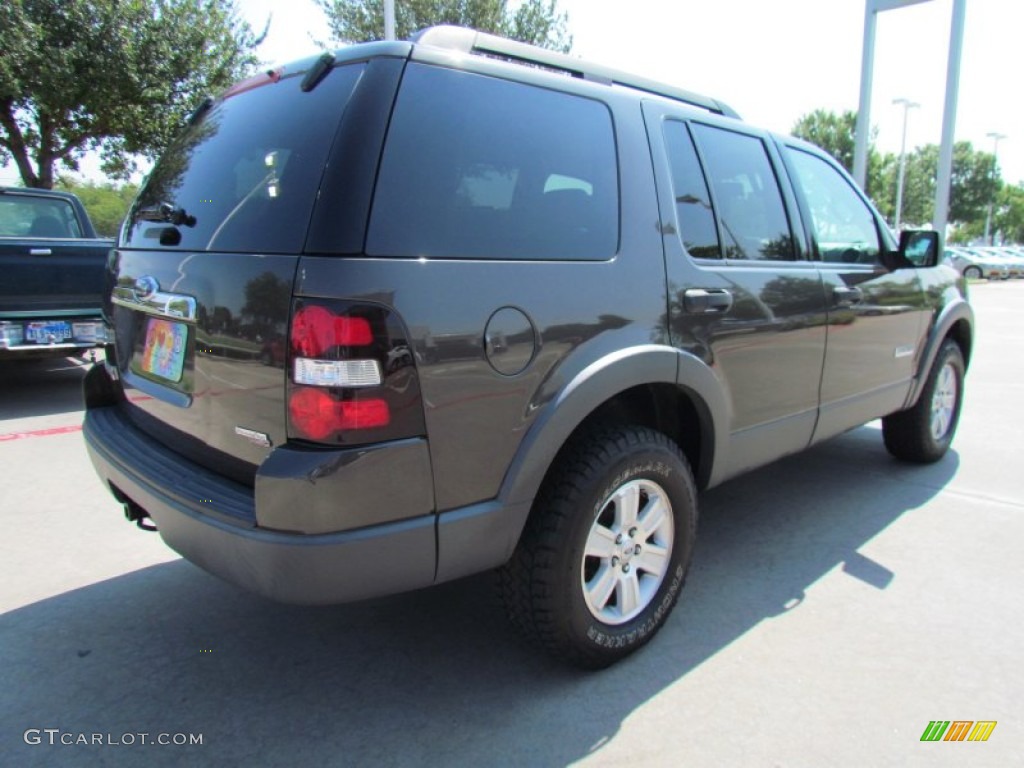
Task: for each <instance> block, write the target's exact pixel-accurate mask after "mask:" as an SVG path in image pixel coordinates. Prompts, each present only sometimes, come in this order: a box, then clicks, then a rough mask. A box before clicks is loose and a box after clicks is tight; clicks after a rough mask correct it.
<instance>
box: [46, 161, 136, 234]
mask: <svg viewBox="0 0 1024 768" xmlns="http://www.w3.org/2000/svg"><path fill="white" fill-rule="evenodd" d="M55 186H56V187H57V188H58V189H63V190H65V191H67V192H74V193H75V195H77V196H78V199H79V200H81V201H82V205H84V206H85V210H86V212H87V213H88V214H89V218H90V219H92V225H93V226H94V227H95V228H96V233H97V234H98V235H99V236H100V237H115V236H116V235H117V232H118V230H119V229H120V228H121V222H122V221H124V217H125V216H126V215H127V214H128V208H129V207H131V204H132V201H133V200H134V199H135V195H136V194H137V193H138V191H139V188H138V186H136V185H135V184H124V185H122V186H120V187H117V186H114V185H113V184H110V183H106V184H96V183H94V182H77V181H75V180H74V179H73V178H71V177H70V176H61V177H60V179H59V180H58V182H57V184H56V185H55Z"/></svg>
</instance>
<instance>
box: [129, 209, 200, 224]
mask: <svg viewBox="0 0 1024 768" xmlns="http://www.w3.org/2000/svg"><path fill="white" fill-rule="evenodd" d="M136 218H139V219H142V220H143V221H162V222H165V223H167V224H173V225H174V226H176V227H178V226H181V225H183V224H184V225H185V226H186V227H194V226H195V225H196V217H195V216H191V215H189V214H188V213H186V212H185V209H184V208H175V207H174V206H173V205H171V204H170V203H157V204H156V205H147V206H146V207H145V208H140V209H139V212H138V214H136Z"/></svg>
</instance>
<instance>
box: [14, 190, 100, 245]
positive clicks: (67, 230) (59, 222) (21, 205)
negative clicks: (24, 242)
mask: <svg viewBox="0 0 1024 768" xmlns="http://www.w3.org/2000/svg"><path fill="white" fill-rule="evenodd" d="M81 236H82V229H81V227H79V225H78V219H77V218H76V217H75V211H74V209H73V208H72V207H71V203H69V202H67V201H66V200H58V199H53V198H41V197H31V196H29V195H3V196H0V237H43V238H57V237H81Z"/></svg>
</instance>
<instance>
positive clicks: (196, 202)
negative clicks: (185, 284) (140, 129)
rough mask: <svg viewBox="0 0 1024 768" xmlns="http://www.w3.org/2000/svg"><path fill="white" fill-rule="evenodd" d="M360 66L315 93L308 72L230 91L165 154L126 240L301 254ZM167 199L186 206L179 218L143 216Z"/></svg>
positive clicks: (343, 70) (338, 71) (140, 244)
mask: <svg viewBox="0 0 1024 768" xmlns="http://www.w3.org/2000/svg"><path fill="white" fill-rule="evenodd" d="M363 69H364V65H362V64H355V65H346V66H340V67H337V68H335V69H334V70H333V71H331V72H330V73H329V74H328V75H327V76H326V77H325V78H324V79H323V80H322V81H321V82H320V83H319V84H318V85H317V86H316V87H315V88H313V89H312V90H311V91H309V92H303V91H302V90H301V88H300V87H299V86H300V83H301V81H302V75H303V73H302V72H296V73H295V74H290V75H286V76H285V77H281V78H280V79H277V78H274V77H268V76H266V75H262V76H260V77H258V78H254V79H253V80H252V81H249V82H247V83H243V84H241V85H238V86H235V87H234V88H232V89H231V90H229V91H228V92H227V94H225V96H223V97H221V98H220V99H219V100H218V101H217V102H216V103H215V104H214V105H213V106H212V107H211V108H210V110H209V111H208V112H206V113H205V114H204V115H203V116H202V117H201V118H200V119H199V120H198V121H196V123H195V125H193V126H191V127H189V128H188V129H187V130H186V131H185V132H184V133H183V134H182V135H181V136H180V137H179V138H178V139H177V140H176V141H175V142H174V144H173V145H172V146H171V147H170V148H169V149H168V150H167V151H166V152H165V153H164V154H163V156H162V157H161V158H160V161H159V162H158V163H157V165H156V167H155V168H154V169H153V171H152V173H151V174H150V175H149V178H148V179H147V181H146V184H145V186H144V187H143V189H142V191H141V192H140V195H139V198H138V200H137V201H136V205H135V207H134V208H133V213H132V216H133V217H132V219H131V222H130V226H129V227H128V228H127V229H126V231H125V243H124V244H125V245H127V246H129V247H135V248H177V249H188V250H196V251H224V252H240V253H299V252H301V250H302V245H303V241H304V239H305V236H306V229H307V228H308V226H309V219H310V212H311V210H312V207H313V203H314V201H315V199H316V194H317V190H318V188H319V185H320V179H321V176H322V175H323V171H324V164H325V161H326V158H327V153H328V151H329V150H330V147H331V141H332V139H333V137H334V133H335V131H336V130H337V127H338V120H339V117H340V115H341V113H342V111H343V109H344V107H345V104H346V102H347V101H348V98H349V96H350V95H351V93H352V90H353V88H354V87H355V84H356V82H357V80H358V79H359V76H360V74H361V73H362V71H363ZM161 205H166V206H169V207H170V209H171V210H172V211H174V212H175V213H176V214H180V216H179V219H180V220H181V223H179V224H178V225H177V226H174V225H171V224H168V223H166V222H159V221H150V220H146V219H145V218H144V216H140V213H141V212H142V210H143V209H154V208H155V207H158V206H161ZM168 229H176V230H177V233H180V240H179V239H178V238H177V235H176V234H175V235H174V236H173V237H168V236H167V230H168Z"/></svg>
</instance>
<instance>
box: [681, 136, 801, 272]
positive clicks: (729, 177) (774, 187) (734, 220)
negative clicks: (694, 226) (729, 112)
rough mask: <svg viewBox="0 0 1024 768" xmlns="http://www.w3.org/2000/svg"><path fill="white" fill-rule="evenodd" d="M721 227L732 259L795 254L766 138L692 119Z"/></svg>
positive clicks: (784, 257) (790, 257) (791, 256)
mask: <svg viewBox="0 0 1024 768" xmlns="http://www.w3.org/2000/svg"><path fill="white" fill-rule="evenodd" d="M692 126H693V133H694V137H695V138H696V140H697V146H698V147H699V148H700V151H701V153H702V155H703V157H704V163H705V167H706V168H707V173H708V178H709V180H710V181H711V188H712V189H713V190H714V194H715V205H716V208H717V210H718V218H719V221H720V222H721V225H722V240H723V243H724V246H725V257H726V258H728V259H771V260H784V261H789V260H793V259H795V258H796V252H795V250H794V246H793V235H792V232H791V231H790V228H789V219H788V217H787V216H786V207H785V205H784V204H783V202H782V193H781V191H780V190H779V182H778V179H776V177H775V171H774V170H773V168H772V163H771V160H770V159H769V157H768V151H767V149H766V148H765V145H764V142H763V141H762V140H761V139H760V138H758V137H756V136H750V135H747V134H743V133H738V132H736V131H728V130H725V129H722V128H716V127H713V126H710V125H704V124H703V123H693V124H692Z"/></svg>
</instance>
